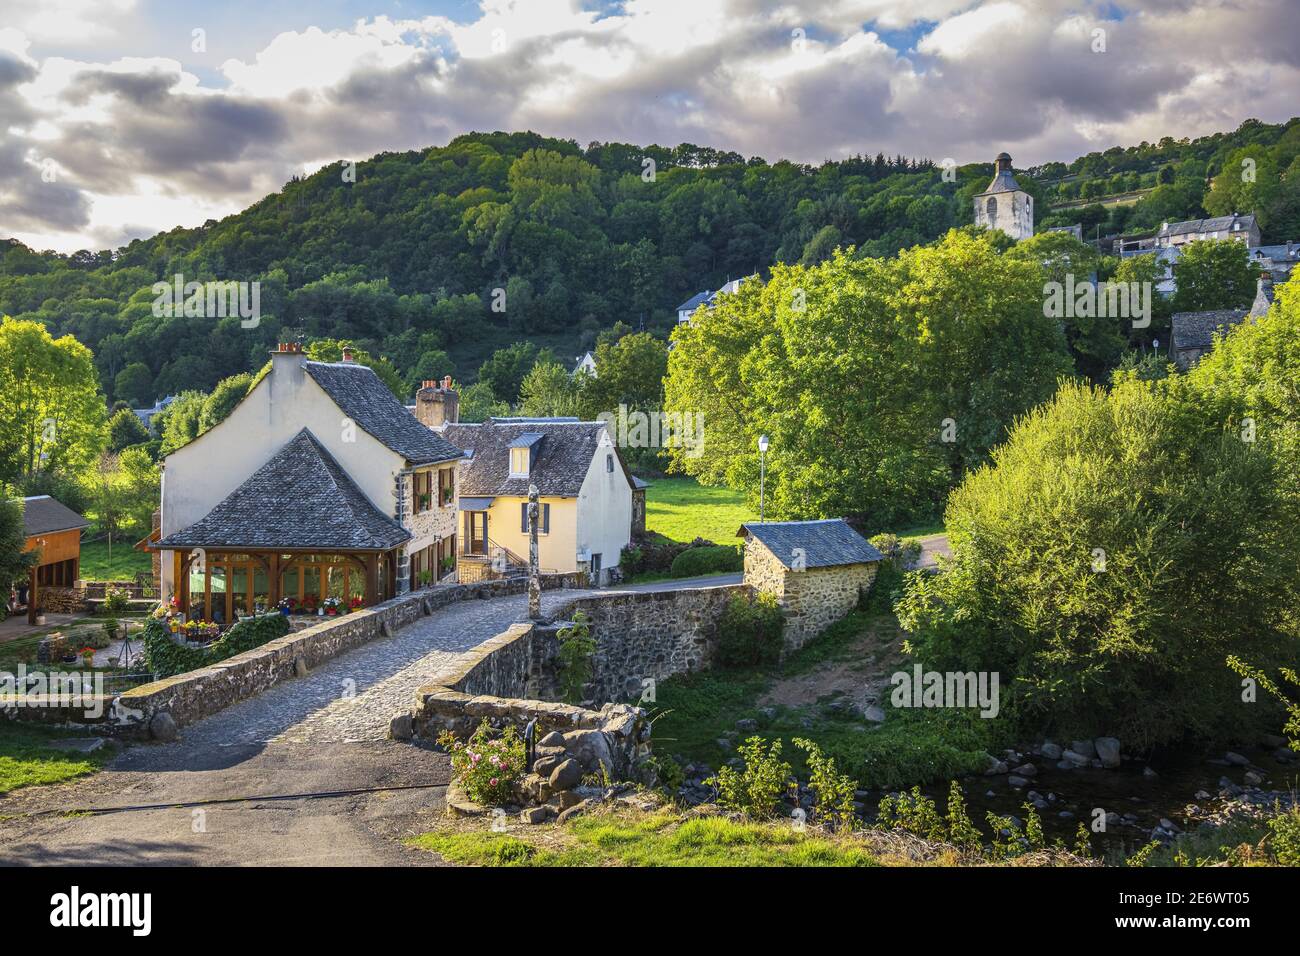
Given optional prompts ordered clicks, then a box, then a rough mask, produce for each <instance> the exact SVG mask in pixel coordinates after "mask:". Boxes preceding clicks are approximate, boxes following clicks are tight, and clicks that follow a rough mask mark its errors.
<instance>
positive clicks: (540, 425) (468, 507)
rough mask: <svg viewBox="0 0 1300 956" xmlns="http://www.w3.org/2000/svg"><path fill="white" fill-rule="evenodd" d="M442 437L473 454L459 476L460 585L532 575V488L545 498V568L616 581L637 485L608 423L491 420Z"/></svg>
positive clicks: (541, 557) (541, 547) (541, 548)
mask: <svg viewBox="0 0 1300 956" xmlns="http://www.w3.org/2000/svg"><path fill="white" fill-rule="evenodd" d="M440 433H441V435H442V437H443V438H445V439H446V440H447V441H449V442H451V443H452V444H454V445H456V446H457V447H459V448H463V449H465V455H466V457H465V459H464V460H463V461H462V462H461V463H460V465H459V466H458V468H459V472H458V476H457V487H458V489H459V499H458V509H459V513H460V522H461V525H460V534H461V538H460V541H461V546H460V555H459V580H461V581H472V580H476V579H477V578H481V577H492V576H498V575H501V574H509V573H519V572H521V571H523V570H524V569H526V567H527V563H528V547H529V527H528V489H529V487H530V486H536V487H537V490H538V492H539V502H538V503H539V514H538V564H539V566H540V567H541V568H542V570H543V571H548V572H566V571H579V570H586V571H589V572H590V573H591V576H592V580H593V581H594V582H595V583H598V584H599V583H605V582H606V581H608V580H609V576H610V571H611V569H612V568H614V567H616V566H617V565H618V562H619V558H620V557H621V554H622V551H623V548H624V547H625V546H626V545H627V544H628V543H629V542H630V541H631V539H632V497H633V480H632V476H631V474H630V473H629V472H628V470H627V468H626V466H625V465H624V464H623V459H622V458H621V457H620V455H619V453H618V449H617V448H616V447H615V446H614V441H613V439H612V437H611V436H610V434H609V430H608V428H607V427H606V425H605V423H604V422H581V421H577V420H576V419H565V418H494V419H490V420H489V421H486V422H483V423H481V424H455V423H449V424H447V425H445V426H443V428H442V429H441V432H440Z"/></svg>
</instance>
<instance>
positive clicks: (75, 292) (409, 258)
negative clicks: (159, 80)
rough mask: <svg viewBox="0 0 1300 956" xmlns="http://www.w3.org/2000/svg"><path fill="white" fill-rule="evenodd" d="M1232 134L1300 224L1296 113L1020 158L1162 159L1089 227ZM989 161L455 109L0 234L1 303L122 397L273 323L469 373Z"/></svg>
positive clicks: (750, 267) (201, 366)
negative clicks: (181, 193) (428, 136)
mask: <svg viewBox="0 0 1300 956" xmlns="http://www.w3.org/2000/svg"><path fill="white" fill-rule="evenodd" d="M1242 149H1251V150H1254V151H1255V152H1256V153H1258V154H1259V157H1260V161H1261V162H1260V166H1259V176H1260V180H1261V181H1263V180H1265V179H1266V178H1267V177H1270V176H1271V177H1272V179H1271V180H1269V181H1267V182H1265V183H1264V185H1263V186H1261V187H1260V192H1259V195H1260V196H1261V197H1263V199H1265V200H1266V201H1267V203H1269V204H1271V205H1270V206H1269V209H1270V215H1271V219H1272V221H1271V222H1270V221H1269V217H1265V232H1266V236H1268V235H1269V234H1270V233H1272V234H1273V237H1274V238H1276V237H1277V235H1278V232H1277V230H1278V229H1282V228H1286V229H1289V230H1290V232H1300V230H1297V229H1291V227H1290V225H1289V222H1290V219H1289V218H1288V217H1291V216H1294V215H1295V211H1296V210H1297V209H1300V201H1296V199H1295V197H1294V194H1295V192H1296V190H1297V188H1300V173H1297V172H1296V169H1297V161H1296V158H1295V157H1296V154H1297V153H1298V152H1300V120H1291V121H1290V123H1288V124H1286V125H1285V126H1282V125H1275V126H1270V125H1268V124H1262V123H1258V122H1256V121H1249V122H1247V123H1246V124H1243V126H1242V127H1241V128H1240V129H1238V130H1237V131H1235V132H1233V133H1227V134H1219V135H1217V136H1214V137H1206V138H1204V139H1202V140H1196V141H1193V142H1190V143H1189V142H1187V141H1174V140H1170V139H1165V140H1161V141H1160V143H1158V144H1156V145H1155V146H1151V145H1150V144H1145V143H1144V144H1142V145H1141V146H1139V147H1133V148H1131V149H1128V150H1125V149H1121V148H1118V147H1117V148H1116V149H1114V150H1107V151H1106V152H1104V153H1097V154H1090V155H1089V156H1086V157H1081V158H1080V159H1079V160H1076V161H1075V163H1072V164H1070V167H1069V168H1068V169H1067V168H1060V169H1058V168H1057V167H1058V166H1061V164H1049V165H1048V166H1045V167H1042V168H1040V169H1038V170H1035V171H1034V172H1036V173H1037V174H1039V175H1040V176H1042V177H1044V178H1046V179H1052V180H1053V183H1052V185H1051V187H1050V189H1051V190H1052V192H1050V193H1049V191H1048V188H1045V187H1044V186H1043V185H1040V184H1039V183H1038V182H1037V181H1036V180H1035V179H1034V177H1033V176H1031V175H1028V174H1022V175H1021V176H1020V182H1021V184H1022V186H1024V188H1026V189H1027V190H1029V191H1030V192H1031V193H1033V194H1034V196H1035V200H1036V206H1037V208H1039V209H1042V210H1046V209H1047V206H1048V200H1049V198H1050V197H1051V196H1058V197H1059V196H1060V195H1061V194H1062V190H1065V191H1067V192H1068V191H1069V189H1070V188H1076V187H1071V186H1069V185H1067V183H1079V182H1083V183H1092V182H1097V181H1105V182H1110V181H1111V180H1112V179H1113V178H1114V177H1115V176H1123V177H1127V176H1129V175H1130V174H1136V175H1138V176H1139V182H1142V181H1144V180H1142V178H1141V177H1143V176H1147V175H1152V176H1155V177H1156V178H1157V179H1159V178H1160V177H1165V178H1167V179H1169V180H1170V181H1169V182H1167V183H1164V184H1163V185H1160V186H1159V188H1157V189H1156V190H1155V192H1154V193H1152V194H1151V196H1149V197H1147V198H1145V199H1143V200H1142V201H1141V202H1139V203H1138V204H1137V205H1136V206H1134V207H1115V208H1113V209H1111V210H1104V209H1101V208H1100V207H1088V208H1086V209H1083V210H1078V211H1075V210H1071V211H1070V214H1069V215H1064V216H1060V217H1056V218H1055V219H1053V218H1049V219H1047V220H1046V223H1045V224H1049V225H1050V224H1052V223H1053V222H1055V221H1056V220H1057V219H1059V220H1060V221H1061V223H1062V224H1064V222H1065V220H1067V219H1068V220H1069V221H1070V222H1077V221H1084V222H1085V224H1086V225H1088V226H1089V230H1088V231H1089V233H1091V232H1093V231H1095V228H1096V226H1097V225H1098V224H1101V225H1102V231H1103V232H1105V231H1107V230H1108V229H1109V228H1110V227H1113V226H1127V225H1130V224H1133V223H1136V222H1150V221H1156V220H1160V219H1166V218H1167V219H1178V218H1189V217H1195V216H1200V215H1203V214H1204V211H1205V209H1206V208H1207V207H1208V206H1209V205H1211V203H1215V204H1218V203H1221V202H1225V201H1232V202H1239V201H1243V199H1253V198H1255V196H1256V193H1255V192H1251V193H1250V194H1249V195H1248V196H1244V197H1243V196H1242V193H1241V190H1239V189H1238V190H1235V191H1224V195H1222V196H1212V193H1214V192H1215V188H1217V187H1215V188H1211V187H1209V186H1207V185H1206V180H1207V177H1210V176H1212V175H1213V174H1214V173H1215V172H1216V171H1217V170H1219V169H1221V168H1225V164H1227V163H1229V162H1230V161H1234V160H1235V159H1236V158H1237V157H1236V154H1237V153H1238V152H1239V151H1240V150H1242ZM1265 153H1267V155H1264V154H1265ZM1234 168H1235V167H1234ZM1139 169H1141V170H1142V171H1141V172H1139ZM992 171H993V170H992V164H991V163H980V164H972V165H968V166H963V167H959V168H957V169H956V170H955V171H954V173H955V175H950V176H947V177H945V176H944V175H943V172H944V171H943V170H942V169H940V168H939V167H938V166H936V165H935V164H934V163H933V162H932V161H930V160H918V159H909V158H905V157H901V156H896V157H893V158H887V157H885V156H884V155H881V154H877V155H876V156H875V157H868V156H857V157H853V158H850V159H846V160H841V161H837V162H826V163H823V164H822V165H820V166H807V165H800V164H795V163H790V162H785V161H781V162H777V163H768V162H766V161H764V160H762V159H760V158H757V157H755V158H750V159H745V158H744V157H742V156H740V155H739V154H736V153H727V152H721V151H718V150H714V149H710V148H708V147H701V146H694V145H690V144H683V145H681V146H678V147H675V148H665V147H659V146H649V147H640V146H634V145H628V144H621V143H593V144H591V145H589V146H588V147H586V148H585V149H584V148H581V147H579V146H578V145H577V144H576V143H575V142H572V141H568V140H557V139H550V138H546V137H543V136H540V135H537V134H534V133H472V134H467V135H464V136H460V137H457V138H456V139H454V140H453V141H452V142H450V143H449V144H448V145H446V146H442V147H434V148H430V149H426V150H416V151H411V152H404V153H381V154H379V155H377V156H375V157H373V158H372V159H370V160H368V161H364V162H359V163H357V164H356V166H355V168H350V167H349V166H348V165H346V164H344V163H342V162H340V163H336V164H334V165H332V166H329V167H326V168H324V169H322V170H320V171H319V172H317V173H316V174H314V175H312V176H310V177H307V178H305V179H295V180H293V181H291V182H289V183H287V184H286V185H285V186H284V188H283V189H282V190H280V191H279V192H277V193H275V194H273V195H270V196H267V197H266V198H265V199H263V200H261V201H259V202H257V203H255V204H254V205H252V206H250V207H249V208H248V209H246V210H244V211H243V212H241V213H238V214H236V215H232V216H228V217H226V218H225V219H222V220H221V221H219V222H218V221H209V222H207V223H205V224H204V225H202V226H200V227H198V228H194V229H173V230H171V231H169V232H165V233H160V234H158V235H156V236H154V237H152V238H149V239H144V240H137V241H134V242H132V243H131V244H130V245H128V246H126V247H125V248H122V249H118V250H115V251H100V252H91V251H82V252H78V253H74V254H72V255H68V256H64V255H57V254H54V253H38V252H34V251H33V250H30V249H28V248H26V247H25V246H23V245H22V244H20V243H17V242H16V241H13V240H0V250H2V251H0V313H4V314H8V315H11V316H14V317H16V318H29V319H35V320H37V321H40V322H42V323H44V324H45V325H46V326H47V327H48V328H49V330H50V332H51V333H52V334H54V335H56V336H59V335H63V334H65V333H70V334H72V335H74V336H75V337H76V338H77V339H78V340H80V341H81V342H83V343H84V344H86V345H88V346H90V347H91V349H92V350H93V351H94V353H95V363H96V366H97V368H98V371H99V375H100V379H101V383H102V386H103V388H104V391H105V393H106V394H107V396H108V397H109V398H110V399H113V400H125V401H130V402H132V403H137V404H139V403H148V402H150V401H151V400H152V399H153V398H155V397H158V396H161V395H164V394H168V393H175V392H179V391H181V390H184V389H195V388H197V389H202V390H208V389H211V388H212V386H213V385H214V384H216V383H217V382H218V381H219V380H221V379H223V378H225V377H227V376H230V375H233V374H236V373H239V372H245V371H252V370H255V369H257V368H259V367H260V366H261V365H262V364H263V363H264V361H265V356H266V352H267V350H268V349H269V348H270V347H271V346H272V345H273V344H274V343H275V342H276V341H278V340H280V339H283V338H287V337H305V338H330V339H347V340H351V341H353V342H354V343H355V344H357V345H358V346H360V347H362V348H364V349H366V350H368V351H369V352H370V353H372V354H374V355H376V356H383V357H386V358H388V359H389V361H390V362H392V364H393V365H394V366H395V367H396V368H397V369H398V370H399V371H400V373H401V374H402V375H403V376H404V377H405V378H406V379H407V380H408V381H419V380H420V379H422V378H432V377H435V376H438V375H442V374H447V373H451V374H454V375H455V376H456V377H457V379H458V380H460V381H462V382H472V381H474V380H475V378H476V376H477V372H478V369H479V366H480V365H481V364H482V362H483V361H484V360H485V359H486V358H487V357H488V356H489V355H490V354H491V353H492V352H493V351H494V350H495V349H497V348H500V347H501V346H503V345H506V344H508V343H510V342H514V341H517V340H520V339H527V340H529V341H532V342H534V343H535V344H537V345H538V346H543V347H551V348H553V349H554V350H555V352H556V353H557V354H558V355H560V356H562V357H568V356H573V355H576V354H578V353H579V352H580V351H582V350H584V349H586V348H589V347H591V346H592V344H593V343H594V341H595V338H596V335H597V333H598V332H599V331H600V330H601V329H605V328H609V327H610V326H612V325H613V324H614V323H615V322H620V321H621V322H624V323H626V324H627V325H629V326H631V327H633V328H637V327H639V326H640V325H641V324H644V326H645V327H646V328H647V329H650V330H667V329H668V328H669V327H670V326H671V324H672V322H673V320H674V313H673V308H674V307H675V306H676V305H677V303H678V302H681V301H682V300H684V299H686V298H688V297H690V296H691V295H693V294H694V293H696V292H698V291H700V290H703V289H713V288H717V287H718V286H720V285H721V284H722V283H723V282H725V281H726V280H727V279H729V278H735V277H739V276H743V275H749V274H752V273H755V272H760V273H764V274H765V273H766V272H767V270H768V269H769V268H770V267H771V266H772V264H774V263H776V262H786V263H803V264H815V263H817V262H821V261H823V260H825V259H826V258H828V257H829V256H830V254H831V252H832V251H833V250H834V249H835V248H836V247H837V246H850V245H851V246H856V247H857V254H858V255H859V256H885V255H892V254H894V253H895V252H897V251H898V250H900V249H902V248H906V247H910V246H913V245H916V244H918V243H925V242H930V241H932V240H934V239H936V238H938V237H939V236H941V235H943V234H944V233H945V232H946V230H948V229H949V228H950V227H952V226H956V225H962V224H964V223H968V222H969V221H970V219H971V198H972V197H973V196H974V195H975V194H976V193H978V192H980V191H981V190H983V188H984V187H985V186H986V185H987V183H988V181H989V178H990V177H991V175H992ZM1071 176H1073V177H1074V178H1073V179H1069V178H1068V177H1071ZM1228 178H1229V179H1231V178H1232V177H1228ZM1283 183H1285V184H1286V188H1283V187H1282V185H1281V184H1283ZM1120 184H1121V185H1127V184H1128V180H1127V179H1123V180H1121V182H1120ZM1265 187H1267V191H1268V194H1267V195H1266V196H1265V195H1264V191H1265ZM1229 192H1231V195H1229ZM1099 217H1100V218H1099ZM1295 218H1297V219H1300V216H1296V217H1295ZM1294 237H1295V236H1293V235H1290V233H1288V235H1287V238H1294ZM177 274H180V275H182V276H183V277H184V279H185V281H187V282H188V281H232V280H233V281H241V282H252V281H258V282H260V283H261V311H262V315H261V320H260V323H259V324H258V325H257V327H256V328H251V329H250V328H243V327H241V325H240V321H239V319H238V318H225V319H219V320H218V319H210V318H203V317H188V318H187V317H184V316H176V317H157V316H155V315H153V309H152V303H153V301H154V298H155V295H154V293H153V292H152V290H151V286H152V285H153V283H154V282H157V281H160V280H164V279H165V280H168V281H170V280H171V279H172V277H173V276H175V275H177ZM497 290H503V292H504V295H503V294H502V292H498V291H497ZM502 301H504V305H505V308H504V311H500V310H499V306H500V304H501V303H502ZM494 303H495V304H497V306H498V310H495V311H494V308H493V306H494ZM443 350H445V353H446V354H444V352H443ZM127 370H129V372H128V371H127ZM124 373H126V374H124Z"/></svg>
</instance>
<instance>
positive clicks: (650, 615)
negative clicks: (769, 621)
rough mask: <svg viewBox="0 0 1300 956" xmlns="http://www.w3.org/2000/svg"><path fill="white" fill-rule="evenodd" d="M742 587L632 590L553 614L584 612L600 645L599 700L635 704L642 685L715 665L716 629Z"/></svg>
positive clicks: (585, 600) (595, 671)
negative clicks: (726, 608) (714, 632)
mask: <svg viewBox="0 0 1300 956" xmlns="http://www.w3.org/2000/svg"><path fill="white" fill-rule="evenodd" d="M744 591H746V588H745V586H744V585H728V586H723V587H713V588H696V589H692V590H682V591H634V592H625V593H622V594H619V593H616V592H615V593H611V594H607V595H601V596H599V597H590V598H579V599H578V600H576V601H573V602H572V603H571V604H567V605H565V606H564V607H563V608H561V609H560V610H559V611H557V613H556V614H555V618H556V620H561V619H562V620H572V619H573V616H574V615H575V614H576V613H577V612H578V611H582V612H584V613H585V614H586V615H587V618H588V619H589V620H590V622H591V636H592V637H593V638H594V639H595V641H596V654H595V657H594V659H593V662H592V663H593V674H592V680H593V682H594V683H595V690H594V693H595V699H596V700H612V701H636V700H639V699H640V697H641V694H642V690H643V688H644V686H645V685H644V684H643V681H645V680H647V679H651V680H656V681H659V680H663V679H664V678H667V677H671V676H672V675H674V674H686V673H690V672H691V671H697V670H702V669H703V668H706V667H708V666H709V665H710V664H711V663H712V661H713V653H714V644H713V628H714V625H715V624H716V623H717V620H718V618H719V617H720V616H721V615H722V610H723V608H724V607H725V606H726V604H727V601H728V600H730V599H731V596H732V595H733V594H737V593H740V592H744Z"/></svg>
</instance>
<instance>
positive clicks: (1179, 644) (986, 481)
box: [897, 377, 1300, 751]
mask: <svg viewBox="0 0 1300 956" xmlns="http://www.w3.org/2000/svg"><path fill="white" fill-rule="evenodd" d="M1180 378H1181V377H1175V378H1172V379H1166V380H1164V381H1161V382H1140V381H1126V382H1121V383H1119V384H1117V385H1115V387H1114V388H1112V389H1111V390H1109V391H1106V390H1102V389H1096V388H1090V387H1088V386H1084V385H1074V384H1070V385H1064V386H1062V388H1061V390H1060V392H1059V393H1058V394H1057V396H1056V398H1055V399H1053V401H1051V402H1049V403H1047V404H1046V405H1044V406H1042V407H1040V408H1037V409H1035V410H1034V411H1032V412H1030V413H1029V414H1028V415H1026V416H1025V417H1024V418H1023V419H1021V420H1020V421H1019V422H1018V423H1017V425H1016V427H1015V428H1014V429H1013V430H1012V432H1011V434H1010V436H1009V437H1008V439H1007V441H1006V442H1005V443H1004V444H1002V445H1000V446H998V448H997V449H996V450H995V451H994V453H993V463H992V465H991V466H986V467H983V468H980V469H978V470H976V471H974V472H971V473H970V474H968V476H967V477H966V479H965V481H964V482H963V483H962V485H961V486H960V487H959V488H958V489H957V490H956V491H955V492H953V494H952V497H951V498H950V499H949V504H948V511H947V515H946V522H945V523H946V525H947V528H948V533H949V538H950V540H951V542H952V551H953V558H952V560H951V561H950V562H949V563H948V566H947V568H946V570H945V571H944V573H943V574H939V575H926V574H912V575H908V577H907V582H906V593H905V595H904V597H903V599H902V600H901V601H900V602H899V604H898V606H897V607H898V612H899V618H900V622H901V623H902V625H903V627H904V628H906V629H907V630H908V631H909V632H910V633H911V638H910V640H911V642H912V644H913V646H914V647H915V649H916V655H917V657H918V658H919V660H920V661H921V662H922V663H923V664H924V665H925V666H926V667H927V668H929V669H933V670H962V671H967V670H976V671H989V672H998V673H1000V675H1001V687H1002V705H1003V708H1004V710H1005V708H1006V707H1008V706H1009V705H1010V706H1014V707H1015V709H1016V712H1017V713H1019V714H1020V715H1021V718H1022V719H1023V720H1024V724H1022V727H1023V728H1025V729H1029V728H1032V729H1033V730H1034V731H1035V732H1037V733H1052V732H1060V733H1068V734H1074V735H1077V736H1080V737H1082V736H1089V735H1093V736H1097V735H1113V736H1117V737H1119V738H1120V739H1121V740H1123V741H1124V744H1125V746H1126V747H1128V748H1130V749H1132V750H1134V751H1138V750H1142V749H1145V748H1148V747H1151V746H1155V745H1159V744H1162V743H1167V742H1171V741H1175V740H1178V739H1181V738H1183V737H1184V736H1186V735H1188V734H1190V735H1192V736H1195V737H1201V738H1222V737H1225V736H1231V735H1236V734H1245V733H1250V732H1252V731H1253V730H1255V729H1256V728H1255V727H1254V726H1253V721H1254V720H1262V719H1264V718H1265V717H1267V716H1271V715H1269V714H1266V713H1265V711H1264V709H1263V708H1250V707H1242V706H1241V704H1240V696H1239V695H1240V685H1239V683H1238V680H1237V677H1236V676H1235V675H1234V674H1233V673H1232V671H1231V670H1229V668H1228V667H1227V666H1226V664H1225V661H1226V659H1227V658H1228V656H1229V654H1231V653H1232V652H1233V651H1234V650H1236V649H1238V648H1243V647H1248V648H1250V654H1251V656H1252V658H1254V659H1253V660H1252V662H1251V663H1252V665H1253V666H1255V667H1258V668H1260V669H1271V668H1273V667H1275V666H1276V665H1277V664H1278V663H1281V662H1283V661H1285V660H1286V656H1285V654H1286V651H1285V649H1286V647H1287V645H1288V643H1291V644H1293V643H1294V637H1289V636H1288V631H1289V630H1290V629H1291V628H1292V627H1293V626H1294V617H1293V615H1294V607H1295V599H1296V586H1297V581H1300V537H1298V536H1297V535H1296V534H1295V527H1296V525H1297V524H1300V513H1298V511H1297V506H1298V505H1300V495H1297V493H1296V490H1295V484H1294V482H1295V474H1294V472H1295V469H1294V460H1295V459H1294V457H1293V455H1294V450H1293V449H1291V450H1290V451H1288V447H1287V442H1288V441H1289V440H1291V437H1292V436H1290V435H1289V434H1288V433H1287V430H1286V429H1281V428H1269V429H1265V428H1262V427H1261V428H1259V429H1258V435H1252V436H1251V437H1252V438H1254V440H1253V441H1243V440H1242V438H1241V435H1240V429H1239V428H1232V429H1225V428H1224V423H1223V422H1222V421H1221V420H1219V419H1217V417H1216V416H1214V415H1212V414H1210V413H1209V412H1208V411H1207V409H1206V403H1205V402H1202V401H1200V400H1192V399H1187V398H1186V396H1183V395H1182V394H1181V392H1180V389H1181V388H1182V387H1183V386H1181V385H1180V384H1178V383H1179V381H1180Z"/></svg>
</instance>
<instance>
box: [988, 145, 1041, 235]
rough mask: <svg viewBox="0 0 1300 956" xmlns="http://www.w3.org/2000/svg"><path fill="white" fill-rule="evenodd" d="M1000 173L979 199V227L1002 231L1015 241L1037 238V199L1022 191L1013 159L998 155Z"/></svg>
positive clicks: (994, 177)
mask: <svg viewBox="0 0 1300 956" xmlns="http://www.w3.org/2000/svg"><path fill="white" fill-rule="evenodd" d="M995 163H996V165H997V171H996V172H995V173H994V174H993V180H992V181H991V182H990V183H989V185H988V188H987V189H985V190H984V192H982V193H980V194H979V195H978V196H976V197H975V225H977V226H984V227H986V228H988V229H1001V230H1002V231H1003V232H1005V233H1006V234H1007V235H1008V236H1010V237H1011V238H1012V239H1016V240H1020V239H1028V238H1030V237H1031V236H1032V235H1033V234H1034V197H1033V196H1031V195H1029V193H1027V192H1025V191H1024V190H1023V189H1021V188H1020V184H1019V183H1018V182H1016V177H1015V175H1014V174H1013V173H1012V172H1011V157H1010V156H1008V155H1007V154H1006V153H998V158H997V159H996V160H995Z"/></svg>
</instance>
